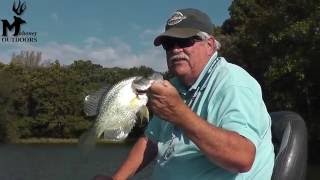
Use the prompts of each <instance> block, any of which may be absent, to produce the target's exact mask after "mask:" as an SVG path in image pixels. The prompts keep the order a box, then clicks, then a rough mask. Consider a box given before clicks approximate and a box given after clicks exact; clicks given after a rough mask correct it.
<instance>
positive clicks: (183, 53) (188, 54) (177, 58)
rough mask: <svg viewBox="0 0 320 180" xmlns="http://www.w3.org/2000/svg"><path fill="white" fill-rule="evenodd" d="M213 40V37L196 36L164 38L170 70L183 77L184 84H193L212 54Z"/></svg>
mask: <svg viewBox="0 0 320 180" xmlns="http://www.w3.org/2000/svg"><path fill="white" fill-rule="evenodd" d="M211 42H212V39H208V40H197V39H195V38H188V39H177V38H167V39H165V40H163V43H162V46H163V48H164V49H165V50H166V55H167V65H168V68H169V71H170V72H171V73H173V74H174V75H176V76H177V77H178V78H180V79H182V80H183V83H184V84H186V85H191V84H193V83H194V81H195V80H196V79H197V78H198V76H199V75H200V73H201V71H202V69H203V68H204V67H205V65H206V64H207V62H208V60H209V58H210V57H211V55H212V46H211V45H212V43H211ZM210 44H211V45H210Z"/></svg>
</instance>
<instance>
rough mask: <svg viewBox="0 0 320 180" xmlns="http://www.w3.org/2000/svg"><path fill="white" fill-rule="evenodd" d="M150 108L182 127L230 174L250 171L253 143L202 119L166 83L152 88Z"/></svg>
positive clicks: (203, 150) (213, 160)
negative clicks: (230, 172)
mask: <svg viewBox="0 0 320 180" xmlns="http://www.w3.org/2000/svg"><path fill="white" fill-rule="evenodd" d="M149 107H150V108H151V109H152V111H153V112H154V113H155V114H156V115H157V116H159V117H161V118H162V119H165V120H167V121H170V122H171V123H173V124H175V125H176V126H178V127H179V128H181V129H182V131H183V132H184V133H185V134H186V135H187V136H188V137H189V138H190V139H191V140H192V141H193V142H194V143H195V144H196V145H197V146H198V147H199V149H200V150H201V152H203V153H204V154H205V155H206V156H207V157H208V158H209V159H210V160H211V161H212V162H214V163H215V164H217V165H219V166H221V167H223V168H225V169H227V170H229V171H232V172H246V171H248V170H249V169H250V168H251V166H252V164H253V162H254V158H255V146H254V144H253V143H252V142H251V141H249V140H248V139H246V138H245V137H243V136H241V135H239V134H238V133H236V132H232V131H228V130H225V129H222V128H218V127H216V126H214V125H212V124H209V123H208V122H206V121H205V120H203V119H202V118H201V117H199V116H198V115H197V114H196V113H194V112H193V111H192V110H191V109H190V108H189V107H188V106H187V105H185V104H184V102H183V101H182V99H181V98H180V96H179V94H178V92H177V91H176V89H175V88H174V87H173V86H172V85H171V84H170V83H169V82H168V81H163V83H154V84H153V85H152V86H151V88H150V100H149Z"/></svg>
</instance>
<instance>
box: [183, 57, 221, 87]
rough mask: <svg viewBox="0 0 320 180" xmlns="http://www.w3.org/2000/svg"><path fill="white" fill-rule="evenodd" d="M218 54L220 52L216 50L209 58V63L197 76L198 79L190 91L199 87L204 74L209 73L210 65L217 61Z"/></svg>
mask: <svg viewBox="0 0 320 180" xmlns="http://www.w3.org/2000/svg"><path fill="white" fill-rule="evenodd" d="M217 56H218V52H217V51H216V52H215V53H214V54H213V55H212V56H211V58H210V59H209V61H208V63H207V64H206V66H205V67H204V68H203V70H202V71H201V73H200V75H199V77H198V78H197V80H196V81H195V82H194V83H193V85H192V86H191V87H190V88H189V91H192V90H195V89H197V87H198V86H199V83H200V82H201V80H202V78H205V77H204V76H206V75H208V74H207V71H208V70H209V68H210V66H211V64H212V63H214V61H216V59H217Z"/></svg>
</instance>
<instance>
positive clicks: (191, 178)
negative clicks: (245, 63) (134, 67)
mask: <svg viewBox="0 0 320 180" xmlns="http://www.w3.org/2000/svg"><path fill="white" fill-rule="evenodd" d="M170 81H171V83H172V84H173V85H174V86H175V88H176V89H177V90H178V92H179V93H180V95H181V97H182V98H183V99H184V101H185V103H186V104H189V107H191V109H192V110H193V111H194V112H195V113H197V115H199V116H200V117H202V118H203V120H205V121H207V122H209V123H210V124H212V125H213V126H216V127H220V128H223V129H227V130H230V131H234V132H237V133H239V134H240V135H242V136H244V137H246V138H247V139H249V140H250V141H251V142H252V143H253V144H254V145H255V147H256V156H255V160H254V163H253V166H252V168H251V169H250V170H249V171H248V172H245V173H233V172H229V171H227V170H225V169H223V168H221V167H219V166H218V165H216V164H215V162H213V161H210V160H209V159H208V158H207V157H206V156H205V155H204V154H203V153H202V152H201V151H200V150H199V148H198V147H197V145H195V144H194V143H193V142H192V141H191V140H190V139H189V138H188V137H187V136H186V135H185V134H184V133H183V131H182V130H181V129H179V128H178V127H175V126H174V125H173V124H171V123H169V122H167V121H164V120H162V119H160V118H159V117H157V116H154V117H153V118H152V120H151V121H150V123H149V124H148V127H147V129H146V131H145V135H146V136H147V137H148V138H149V139H150V140H152V141H154V142H156V143H157V145H158V155H157V158H156V165H155V167H154V172H153V175H152V179H155V180H164V179H165V180H187V179H188V180H207V179H208V180H209V179H210V180H213V179H215V180H220V179H221V180H244V179H250V180H251V179H258V180H268V179H271V175H272V170H273V165H274V151H273V145H272V142H271V119H270V116H269V114H268V112H267V109H266V106H265V104H264V101H263V99H262V93H261V88H260V85H259V84H258V83H257V81H256V80H255V79H254V78H253V77H251V76H250V75H249V74H248V73H247V72H246V71H245V70H243V69H242V68H241V67H239V66H237V65H234V64H231V63H228V62H227V61H226V60H225V59H224V58H222V57H217V53H216V54H214V55H213V56H212V58H211V59H210V60H209V62H208V64H207V65H206V67H205V68H204V70H203V71H202V72H201V74H200V76H199V78H198V79H197V81H196V82H195V83H194V84H193V85H192V86H191V87H189V88H188V87H185V86H184V85H183V84H181V83H180V82H179V81H178V79H177V78H173V79H171V80H170Z"/></svg>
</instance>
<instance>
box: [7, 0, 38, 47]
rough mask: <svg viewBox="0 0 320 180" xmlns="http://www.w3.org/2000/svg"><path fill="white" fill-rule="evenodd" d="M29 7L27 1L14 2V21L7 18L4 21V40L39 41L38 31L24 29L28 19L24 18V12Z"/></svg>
mask: <svg viewBox="0 0 320 180" xmlns="http://www.w3.org/2000/svg"><path fill="white" fill-rule="evenodd" d="M26 9H27V5H26V2H23V3H21V1H20V0H19V2H18V3H16V1H14V2H13V5H12V11H13V13H14V15H13V22H12V23H10V22H9V21H8V20H7V19H1V21H2V38H1V41H2V42H37V37H36V35H37V33H36V32H25V31H23V30H22V27H23V25H24V24H27V21H26V20H24V19H23V18H22V15H23V13H24V12H25V10H26Z"/></svg>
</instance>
